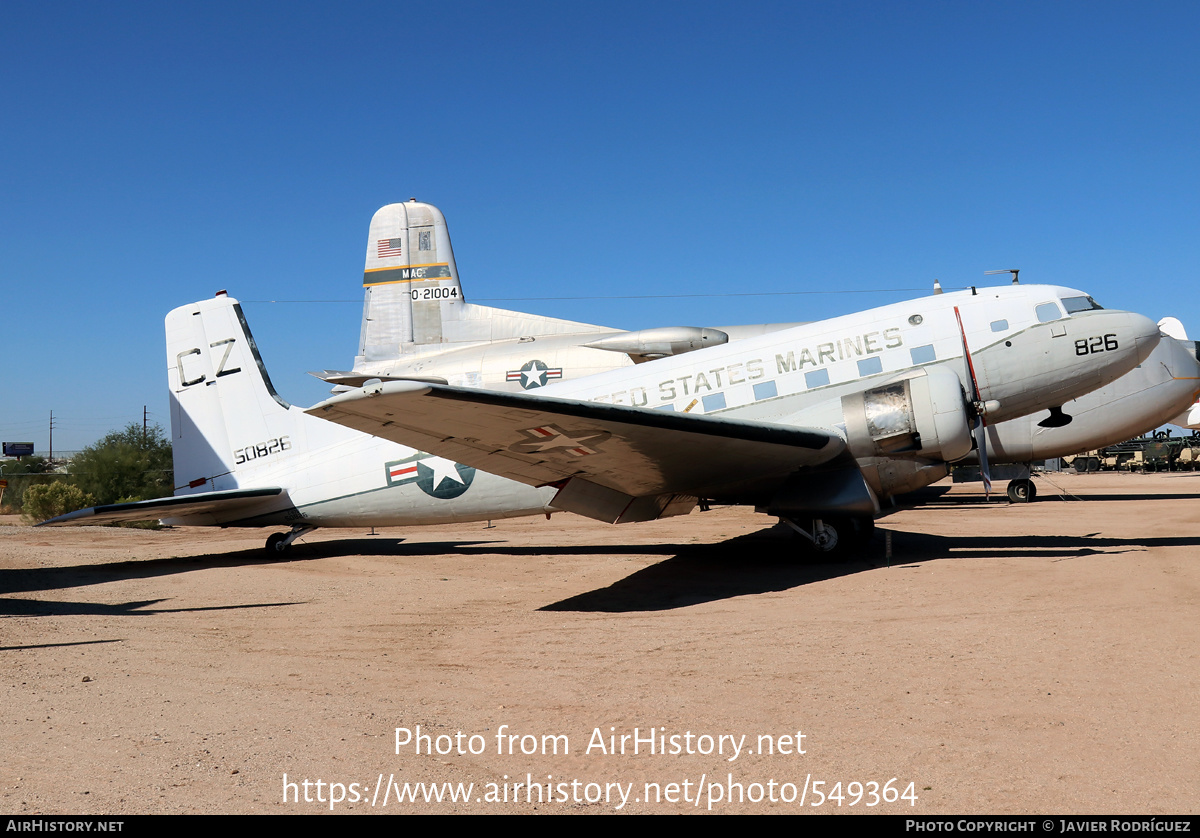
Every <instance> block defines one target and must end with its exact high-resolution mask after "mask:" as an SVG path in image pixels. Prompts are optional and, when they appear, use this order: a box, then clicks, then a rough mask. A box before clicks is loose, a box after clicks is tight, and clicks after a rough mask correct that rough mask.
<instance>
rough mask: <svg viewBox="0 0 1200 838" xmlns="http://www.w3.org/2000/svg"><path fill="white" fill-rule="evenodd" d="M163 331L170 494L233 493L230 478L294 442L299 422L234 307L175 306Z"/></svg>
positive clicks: (221, 302)
mask: <svg viewBox="0 0 1200 838" xmlns="http://www.w3.org/2000/svg"><path fill="white" fill-rule="evenodd" d="M166 331H167V369H168V376H167V377H168V380H169V384H170V396H171V442H172V452H173V456H174V465H175V484H176V485H175V492H176V494H189V493H193V492H205V491H214V490H223V489H236V488H238V479H237V476H236V475H235V473H234V472H235V471H241V472H247V471H254V470H256V469H257V467H258V466H269V465H270V464H271V462H270V461H271V457H272V455H274V454H277V453H280V452H281V451H284V450H287V449H288V448H290V447H291V446H292V445H293V444H295V443H297V442H299V440H297V439H296V438H295V437H296V434H297V432H298V431H300V430H301V428H300V423H299V422H298V420H297V415H300V416H302V415H303V414H299V412H298V411H296V412H293V411H292V410H291V408H290V406H289V405H288V403H287V402H285V401H284V400H283V399H281V398H280V397H279V395H278V394H277V393H276V392H275V388H274V387H273V386H272V385H271V379H270V378H269V377H268V376H267V371H266V369H265V368H264V367H263V363H262V358H261V357H260V356H259V354H258V347H257V346H256V345H255V343H254V338H253V337H252V336H251V334H250V327H249V326H247V325H246V318H245V316H244V315H243V314H242V307H241V306H240V305H238V302H237V300H234V299H232V298H231V297H227V296H225V292H224V291H222V292H220V293H219V294H218V295H217V296H216V297H215V298H213V299H210V300H204V301H202V302H198V303H191V304H189V305H185V306H181V307H179V308H177V309H175V310H173V311H172V312H170V313H169V314H168V315H167V319H166Z"/></svg>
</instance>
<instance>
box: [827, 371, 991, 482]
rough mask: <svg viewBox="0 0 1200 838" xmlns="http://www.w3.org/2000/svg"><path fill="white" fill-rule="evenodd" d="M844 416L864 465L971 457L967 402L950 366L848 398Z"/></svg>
mask: <svg viewBox="0 0 1200 838" xmlns="http://www.w3.org/2000/svg"><path fill="white" fill-rule="evenodd" d="M842 416H843V419H844V421H845V423H846V441H847V443H848V444H849V447H850V453H852V454H853V455H854V457H855V459H857V460H859V461H860V462H861V461H864V460H868V461H869V460H872V459H874V458H877V457H887V458H894V457H897V456H900V457H903V456H904V455H908V454H910V455H912V457H913V458H914V459H922V460H933V461H938V460H940V461H942V462H946V463H952V462H954V461H955V460H961V459H962V458H963V457H965V456H967V454H969V453H971V445H972V437H971V427H970V422H969V416H968V413H967V402H966V397H965V396H964V395H963V390H962V384H961V382H960V381H959V378H958V376H957V375H956V374H955V373H954V372H952V371H951V370H949V369H947V368H946V367H925V368H923V369H920V370H915V371H913V372H912V373H909V374H907V375H905V376H903V377H902V378H898V379H892V380H891V381H888V382H887V383H886V384H882V385H880V386H878V387H872V388H871V389H870V390H863V391H862V392H859V393H853V394H851V395H849V396H843V397H842ZM889 494H890V493H889Z"/></svg>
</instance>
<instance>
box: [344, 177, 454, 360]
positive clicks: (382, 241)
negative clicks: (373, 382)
mask: <svg viewBox="0 0 1200 838" xmlns="http://www.w3.org/2000/svg"><path fill="white" fill-rule="evenodd" d="M363 286H364V287H365V288H366V295H365V296H366V299H365V302H364V303H363V323H362V333H361V335H360V337H359V344H358V356H359V357H358V358H357V359H355V364H356V365H358V364H361V363H363V362H370V361H376V360H386V359H389V358H396V357H397V356H398V354H399V353H400V351H401V350H400V347H401V346H402V345H404V344H418V345H420V344H440V343H442V342H444V340H445V339H446V338H445V337H444V336H443V333H442V322H443V320H448V319H451V315H452V313H453V309H454V308H455V307H457V306H461V305H462V303H463V295H462V286H461V285H459V282H458V269H457V268H456V267H455V265H454V251H453V250H452V249H451V247H450V233H449V231H448V230H447V228H446V218H445V216H443V215H442V212H441V210H439V209H438V208H437V207H435V206H433V205H432V204H424V203H421V202H419V201H415V200H413V201H409V202H408V203H405V204H388V205H387V206H386V207H382V208H381V209H380V210H379V211H378V212H376V213H375V215H374V217H373V218H372V219H371V229H370V232H369V233H368V235H367V259H366V267H365V269H364V271H363Z"/></svg>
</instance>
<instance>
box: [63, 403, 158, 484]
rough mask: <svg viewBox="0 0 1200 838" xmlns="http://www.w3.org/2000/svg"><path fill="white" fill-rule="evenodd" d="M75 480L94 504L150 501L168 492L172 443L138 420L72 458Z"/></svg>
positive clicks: (72, 471) (155, 428)
mask: <svg viewBox="0 0 1200 838" xmlns="http://www.w3.org/2000/svg"><path fill="white" fill-rule="evenodd" d="M71 473H72V474H73V475H74V476H75V478H74V483H75V485H76V486H78V487H79V488H80V489H82V490H83V491H84V492H86V493H87V494H89V495H92V496H93V497H94V498H95V499H96V501H95V502H96V503H97V504H106V503H118V502H123V501H134V500H149V499H150V498H160V497H165V496H166V495H169V494H171V488H172V486H173V472H172V470H171V442H170V440H168V439H167V438H166V436H165V435H164V434H163V430H162V428H160V427H159V426H158V425H152V426H150V427H149V428H147V429H146V430H145V431H143V430H142V426H141V425H140V424H138V423H137V422H130V423H129V424H128V425H126V426H125V428H124V429H123V430H120V431H113V432H112V433H110V434H109V435H108V436H106V437H104V439H102V440H100V441H99V442H97V443H96V444H95V445H91V446H89V447H87V448H85V449H83V450H82V451H80V452H79V453H78V454H76V455H75V457H74V458H73V459H72V460H71Z"/></svg>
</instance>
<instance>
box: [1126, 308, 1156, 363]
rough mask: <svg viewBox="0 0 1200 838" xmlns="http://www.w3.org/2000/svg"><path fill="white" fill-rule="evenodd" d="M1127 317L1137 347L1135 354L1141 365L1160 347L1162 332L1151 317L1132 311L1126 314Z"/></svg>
mask: <svg viewBox="0 0 1200 838" xmlns="http://www.w3.org/2000/svg"><path fill="white" fill-rule="evenodd" d="M1126 317H1128V318H1129V323H1128V329H1129V331H1130V332H1132V333H1133V340H1134V343H1135V344H1136V346H1137V350H1136V353H1135V354H1136V355H1137V359H1138V363H1139V364H1140V363H1141V362H1142V361H1144V360H1146V359H1147V358H1149V357H1150V353H1151V352H1153V351H1154V347H1156V346H1158V342H1159V341H1160V340H1162V332H1161V331H1159V328H1158V324H1157V323H1155V322H1154V321H1153V320H1151V319H1150V318H1149V317H1143V316H1142V315H1140V314H1135V313H1134V312H1132V311H1130V312H1126Z"/></svg>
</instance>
